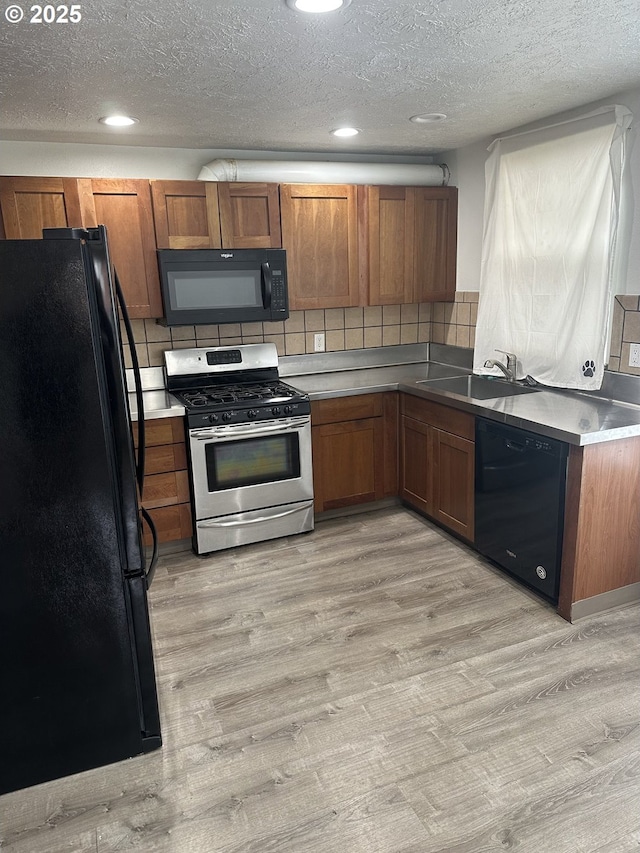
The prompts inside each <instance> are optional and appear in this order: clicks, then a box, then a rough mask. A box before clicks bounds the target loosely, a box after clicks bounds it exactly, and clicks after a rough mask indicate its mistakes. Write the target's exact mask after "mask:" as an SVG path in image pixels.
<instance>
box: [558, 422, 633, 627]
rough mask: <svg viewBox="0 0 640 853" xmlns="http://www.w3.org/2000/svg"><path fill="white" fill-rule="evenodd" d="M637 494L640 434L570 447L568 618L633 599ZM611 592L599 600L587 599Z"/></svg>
mask: <svg viewBox="0 0 640 853" xmlns="http://www.w3.org/2000/svg"><path fill="white" fill-rule="evenodd" d="M638 495H640V437H631V438H624V439H618V440H617V441H607V442H601V443H598V444H588V445H586V446H584V447H575V446H572V447H571V448H570V449H569V461H568V467H567V491H566V500H565V522H564V538H563V549H562V568H561V572H560V597H559V601H558V613H559V614H560V615H561V616H563V617H564V618H565V619H568V620H569V621H573V619H575V618H578V617H580V616H586V615H589V614H590V613H592V612H597V610H598V609H603V607H606V606H614V605H615V604H617V603H619V602H622V601H625V600H626V601H629V600H630V599H629V598H624V597H622V596H623V595H624V588H625V587H630V585H631V584H638V583H640V513H639V512H638ZM615 590H621V593H618V595H619V596H621V597H619V598H616V593H615V592H614V591H615ZM607 593H608V594H610V595H609V597H607V596H605V598H604V600H602V599H601V601H602V603H600V604H597V603H596V604H595V605H594V604H593V603H590V602H589V601H588V599H592V598H593V599H595V597H596V596H601V595H603V594H607ZM611 596H613V597H611Z"/></svg>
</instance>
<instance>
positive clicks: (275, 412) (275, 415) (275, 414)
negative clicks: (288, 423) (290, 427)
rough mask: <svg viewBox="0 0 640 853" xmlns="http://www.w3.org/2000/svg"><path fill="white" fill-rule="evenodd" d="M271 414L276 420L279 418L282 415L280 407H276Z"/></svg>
mask: <svg viewBox="0 0 640 853" xmlns="http://www.w3.org/2000/svg"><path fill="white" fill-rule="evenodd" d="M271 414H272V415H273V417H274V418H277V417H278V415H279V414H280V406H274V407H273V408H272V409H271Z"/></svg>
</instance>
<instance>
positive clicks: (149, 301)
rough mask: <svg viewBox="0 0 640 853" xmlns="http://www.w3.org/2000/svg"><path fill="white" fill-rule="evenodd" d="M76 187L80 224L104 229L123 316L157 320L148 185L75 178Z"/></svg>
mask: <svg viewBox="0 0 640 853" xmlns="http://www.w3.org/2000/svg"><path fill="white" fill-rule="evenodd" d="M78 186H79V190H80V204H81V207H82V218H83V223H84V225H86V226H87V227H92V226H96V225H106V228H107V238H108V241H109V249H110V252H111V262H112V264H113V266H114V267H115V268H116V270H117V271H118V278H119V279H120V284H121V285H122V290H123V292H124V296H125V301H126V303H127V309H128V311H129V315H130V316H131V317H132V318H135V317H161V316H162V298H161V296H160V280H159V277H158V261H157V256H156V243H155V236H154V232H153V215H152V212H151V190H150V188H149V181H144V180H118V179H115V178H114V179H110V178H106V179H103V178H100V179H96V178H81V179H80V180H79V181H78Z"/></svg>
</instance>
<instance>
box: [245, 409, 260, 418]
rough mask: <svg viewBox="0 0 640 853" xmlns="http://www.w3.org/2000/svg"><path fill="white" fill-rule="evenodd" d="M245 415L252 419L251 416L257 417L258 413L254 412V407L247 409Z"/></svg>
mask: <svg viewBox="0 0 640 853" xmlns="http://www.w3.org/2000/svg"><path fill="white" fill-rule="evenodd" d="M247 417H248V418H252V419H253V418H257V417H258V413H257V412H256V410H255V409H249V411H248V412H247Z"/></svg>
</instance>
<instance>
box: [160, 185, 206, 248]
mask: <svg viewBox="0 0 640 853" xmlns="http://www.w3.org/2000/svg"><path fill="white" fill-rule="evenodd" d="M151 198H152V201H153V218H154V221H155V229H156V242H157V245H158V248H159V249H221V248H222V241H221V239H220V215H219V211H218V184H216V183H213V182H205V181H151Z"/></svg>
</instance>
